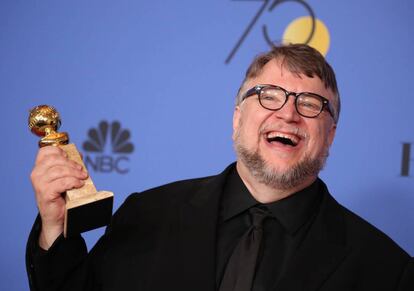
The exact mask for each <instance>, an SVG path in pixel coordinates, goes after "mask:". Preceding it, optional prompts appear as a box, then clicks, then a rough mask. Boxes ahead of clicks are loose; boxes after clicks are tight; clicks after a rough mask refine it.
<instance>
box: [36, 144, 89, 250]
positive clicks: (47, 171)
mask: <svg viewBox="0 0 414 291" xmlns="http://www.w3.org/2000/svg"><path fill="white" fill-rule="evenodd" d="M87 177H88V174H87V173H86V172H85V171H84V170H83V169H82V166H81V165H79V164H77V163H76V162H74V161H72V160H70V159H69V158H68V156H67V154H66V153H65V151H64V150H62V149H61V148H59V147H55V146H46V147H43V148H40V149H39V152H38V154H37V157H36V161H35V166H34V168H33V170H32V173H31V175H30V179H31V181H32V185H33V189H34V191H35V195H36V201H37V206H38V208H39V213H40V217H41V219H42V231H41V233H40V237H39V245H40V247H41V248H43V249H45V250H47V249H49V248H50V246H51V245H52V244H53V242H54V241H55V240H56V238H57V237H58V236H59V235H60V234H61V233H62V232H63V225H64V220H65V199H64V197H62V193H64V192H66V191H67V190H70V189H73V188H80V187H82V186H83V185H84V183H85V182H84V180H85V179H86V178H87Z"/></svg>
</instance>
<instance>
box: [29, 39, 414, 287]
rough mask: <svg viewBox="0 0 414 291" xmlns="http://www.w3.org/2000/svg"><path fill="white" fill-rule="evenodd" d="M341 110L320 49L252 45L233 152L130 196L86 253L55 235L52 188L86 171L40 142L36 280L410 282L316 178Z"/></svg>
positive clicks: (57, 207)
mask: <svg viewBox="0 0 414 291" xmlns="http://www.w3.org/2000/svg"><path fill="white" fill-rule="evenodd" d="M339 113H340V99H339V93H338V88H337V84H336V79H335V74H334V72H333V70H332V68H331V67H330V65H329V64H328V63H327V62H326V61H325V59H324V58H323V56H322V55H320V54H319V53H318V52H317V51H316V50H314V49H313V48H311V47H309V46H307V45H302V44H297V45H286V46H278V47H274V48H272V50H271V51H269V52H267V53H264V54H262V55H259V56H258V57H257V58H256V59H255V60H254V61H253V63H252V64H251V66H250V67H249V69H248V71H247V74H246V78H245V80H244V81H243V83H242V85H241V87H240V90H239V92H238V95H237V100H236V107H235V110H234V116H233V130H234V132H233V140H234V147H235V150H236V153H237V162H236V163H235V164H232V165H230V166H229V167H227V168H226V169H225V170H224V171H223V172H222V173H221V174H219V175H217V176H212V177H205V178H199V179H192V180H186V181H179V182H175V183H171V184H168V185H164V186H161V187H158V188H154V189H151V190H148V191H145V192H143V193H135V194H132V195H130V196H129V197H128V199H127V200H126V201H125V203H124V204H123V205H122V206H121V207H120V209H118V211H117V212H116V213H115V215H114V217H113V219H112V222H111V224H110V226H109V227H108V228H107V231H106V232H105V235H104V236H103V237H102V238H101V239H100V240H99V241H98V242H97V244H96V245H95V247H94V248H93V249H92V250H91V252H89V253H87V251H86V247H85V243H84V241H83V239H82V238H81V237H80V236H77V237H71V238H66V239H65V238H64V237H63V236H62V231H63V224H64V221H63V215H62V214H63V213H64V203H63V198H62V196H61V193H63V192H65V191H66V190H68V189H71V188H74V187H80V186H82V185H83V183H84V182H83V181H84V179H85V178H86V177H87V175H86V174H85V173H84V172H82V170H81V169H80V168H79V166H78V165H76V164H75V163H74V162H72V161H70V160H68V159H67V157H66V156H65V154H64V153H63V152H62V150H60V149H59V148H57V147H45V148H42V149H40V150H39V153H38V156H37V159H36V164H35V167H34V169H33V172H32V175H31V178H32V183H33V186H34V189H35V194H36V199H37V203H38V208H39V214H40V215H39V217H38V219H37V220H36V222H35V225H34V227H33V229H32V232H31V234H30V237H29V241H28V245H27V256H26V258H27V270H28V274H29V282H30V287H31V289H32V290H151V291H156V290H189V291H193V290H197V291H204V290H205V291H207V290H210V291H213V290H219V291H248V290H254V291H265V290H269V291H270V290H275V291H276V290H292V291H293V290H296V291H298V290H306V291H316V290H320V291H328V290H333V291H338V290H361V291H362V290H414V283H413V281H414V270H413V269H414V268H413V263H412V260H411V258H410V257H409V255H408V254H407V253H406V252H404V251H403V250H402V249H401V248H399V247H398V246H397V245H396V244H395V243H394V242H393V241H392V240H391V239H390V238H388V237H387V236H386V235H384V234H383V233H382V232H380V231H379V230H377V229H375V228H374V227H373V226H371V225H370V224H368V223H367V222H365V221H364V220H362V219H361V218H359V217H358V216H357V215H355V214H353V213H352V212H350V211H349V210H347V209H345V208H344V207H343V206H341V205H339V204H338V203H337V202H336V201H335V200H334V198H333V197H332V196H331V195H330V194H329V192H328V189H327V187H326V185H325V184H324V183H323V182H322V181H321V180H320V179H319V178H318V174H319V172H320V170H321V169H322V168H323V166H324V164H325V161H326V158H327V157H328V153H329V148H330V146H331V144H332V142H333V140H334V136H335V131H336V125H337V123H338V118H339Z"/></svg>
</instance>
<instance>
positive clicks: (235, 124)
mask: <svg viewBox="0 0 414 291" xmlns="http://www.w3.org/2000/svg"><path fill="white" fill-rule="evenodd" d="M240 111H241V109H240V106H239V105H237V106H236V107H234V112H233V134H232V139H233V141H234V140H235V138H236V135H237V132H238V130H239V127H240V118H241V112H240Z"/></svg>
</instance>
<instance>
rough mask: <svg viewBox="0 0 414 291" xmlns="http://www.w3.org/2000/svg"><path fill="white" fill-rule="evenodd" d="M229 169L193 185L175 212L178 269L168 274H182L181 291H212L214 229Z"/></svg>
mask: <svg viewBox="0 0 414 291" xmlns="http://www.w3.org/2000/svg"><path fill="white" fill-rule="evenodd" d="M230 167H231V166H229V167H228V168H227V169H226V170H224V171H223V172H222V173H221V174H220V175H218V176H215V177H212V178H211V179H208V180H205V181H202V182H201V183H200V184H197V187H198V188H197V189H196V190H195V192H194V193H192V195H191V197H190V199H189V201H188V202H187V203H186V204H184V206H183V207H182V208H181V209H180V210H179V214H178V215H179V230H178V237H177V245H176V246H177V249H176V251H177V254H176V256H177V258H180V260H181V261H180V263H179V265H180V269H179V270H171V271H172V272H176V276H178V277H182V276H183V274H184V276H185V280H182V281H181V282H180V289H181V290H197V291H213V290H215V289H216V286H215V284H216V281H215V280H216V271H215V267H216V266H215V265H216V226H217V219H218V215H219V205H220V197H221V193H222V191H223V186H224V183H225V181H226V176H227V174H228V172H229V169H230Z"/></svg>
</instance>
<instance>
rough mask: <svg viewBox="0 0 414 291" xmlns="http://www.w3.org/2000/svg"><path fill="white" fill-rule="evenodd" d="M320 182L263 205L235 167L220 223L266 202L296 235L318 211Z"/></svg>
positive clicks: (273, 213) (277, 217) (225, 189)
mask: <svg viewBox="0 0 414 291" xmlns="http://www.w3.org/2000/svg"><path fill="white" fill-rule="evenodd" d="M320 186H321V181H320V180H319V179H317V180H316V181H315V182H314V183H312V184H311V185H310V186H308V187H306V188H305V189H302V190H300V191H298V192H296V193H294V194H292V195H289V196H288V197H286V198H284V199H281V200H278V201H276V202H272V203H267V204H261V203H259V202H258V201H256V199H254V198H253V196H252V195H251V194H250V192H249V190H248V189H247V187H246V186H245V185H244V183H243V181H242V179H241V178H240V176H239V174H238V173H237V170H236V167H234V168H233V169H232V170H231V171H230V173H229V175H228V176H227V181H226V184H225V186H224V191H223V196H222V203H221V210H220V219H219V221H220V222H225V221H226V220H229V219H230V218H233V217H234V216H237V215H238V214H240V213H242V212H244V211H246V210H247V209H249V208H251V207H253V206H255V205H264V206H266V207H267V208H268V209H269V211H270V212H271V216H272V217H274V218H276V219H277V220H278V221H279V222H280V223H281V224H282V226H283V227H284V228H285V230H286V231H287V232H288V233H290V234H295V233H296V231H297V230H299V228H300V227H301V226H302V225H304V224H305V223H306V222H307V221H308V220H309V219H310V217H312V215H313V214H314V213H315V212H316V210H317V208H318V206H319V203H320V201H321V197H322V195H321V191H320Z"/></svg>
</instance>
